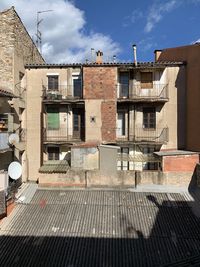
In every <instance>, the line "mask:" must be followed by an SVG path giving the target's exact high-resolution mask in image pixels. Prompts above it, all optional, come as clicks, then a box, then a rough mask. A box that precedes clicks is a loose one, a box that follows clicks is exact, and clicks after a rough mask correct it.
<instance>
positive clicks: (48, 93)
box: [42, 83, 83, 102]
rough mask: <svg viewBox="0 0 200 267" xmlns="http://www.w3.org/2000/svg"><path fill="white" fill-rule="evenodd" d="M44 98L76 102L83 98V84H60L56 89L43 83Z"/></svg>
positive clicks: (45, 99)
mask: <svg viewBox="0 0 200 267" xmlns="http://www.w3.org/2000/svg"><path fill="white" fill-rule="evenodd" d="M42 98H43V101H45V102H51V101H55V102H62V101H72V102H73V101H74V102H76V101H78V100H81V99H83V90H82V84H81V83H76V85H58V86H57V87H56V88H54V89H49V88H48V86H45V85H43V95H42Z"/></svg>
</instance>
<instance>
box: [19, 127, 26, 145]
mask: <svg viewBox="0 0 200 267" xmlns="http://www.w3.org/2000/svg"><path fill="white" fill-rule="evenodd" d="M19 141H20V142H25V141H26V129H23V128H22V129H20V130H19Z"/></svg>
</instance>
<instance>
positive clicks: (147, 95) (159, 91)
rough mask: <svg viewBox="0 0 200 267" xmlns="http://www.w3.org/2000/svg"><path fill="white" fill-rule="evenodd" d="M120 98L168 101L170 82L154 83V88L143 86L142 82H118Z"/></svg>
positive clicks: (118, 95)
mask: <svg viewBox="0 0 200 267" xmlns="http://www.w3.org/2000/svg"><path fill="white" fill-rule="evenodd" d="M117 97H118V99H132V100H142V99H144V100H148V99H149V100H164V101H168V99H169V92H168V84H153V85H152V88H143V87H141V84H139V85H130V84H118V85H117Z"/></svg>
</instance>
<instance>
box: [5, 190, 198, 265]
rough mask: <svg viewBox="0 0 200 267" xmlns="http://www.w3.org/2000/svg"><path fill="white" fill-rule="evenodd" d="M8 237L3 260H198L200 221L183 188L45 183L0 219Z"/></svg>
mask: <svg viewBox="0 0 200 267" xmlns="http://www.w3.org/2000/svg"><path fill="white" fill-rule="evenodd" d="M196 204H197V205H199V202H198V203H196ZM0 244H1V246H0V251H1V253H0V263H1V266H68V267H69V266H74V267H94V266H95V267H103V266H109V267H129V266H140V267H146V266H148V267H155V266H163V265H164V264H166V263H168V262H176V261H177V260H180V259H182V260H183V259H184V258H185V259H188V257H190V259H191V261H190V262H189V266H193V265H192V263H193V262H197V261H196V259H194V258H193V257H195V256H197V255H200V253H199V247H200V224H199V219H198V218H197V217H196V216H195V215H194V214H193V212H192V208H191V207H190V206H188V202H187V201H186V199H185V196H184V195H181V194H166V193H133V192H128V191H114V190H111V191H103V190H38V191H37V192H36V194H35V195H34V197H33V199H32V201H31V203H29V204H26V205H23V204H18V205H17V207H16V208H15V209H14V210H13V212H12V213H11V214H10V216H9V217H8V218H6V219H5V220H4V221H3V222H2V223H1V224H0ZM169 266H170V265H169ZM172 266H173V265H172ZM174 266H184V265H181V264H179V265H174ZM186 266H188V265H186ZM196 266H198V265H196Z"/></svg>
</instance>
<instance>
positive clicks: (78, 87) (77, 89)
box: [73, 75, 82, 97]
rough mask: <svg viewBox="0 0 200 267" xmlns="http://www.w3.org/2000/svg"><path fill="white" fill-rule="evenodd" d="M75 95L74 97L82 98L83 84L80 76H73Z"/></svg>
mask: <svg viewBox="0 0 200 267" xmlns="http://www.w3.org/2000/svg"><path fill="white" fill-rule="evenodd" d="M73 94H74V97H81V96H82V84H81V76H80V75H73Z"/></svg>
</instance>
